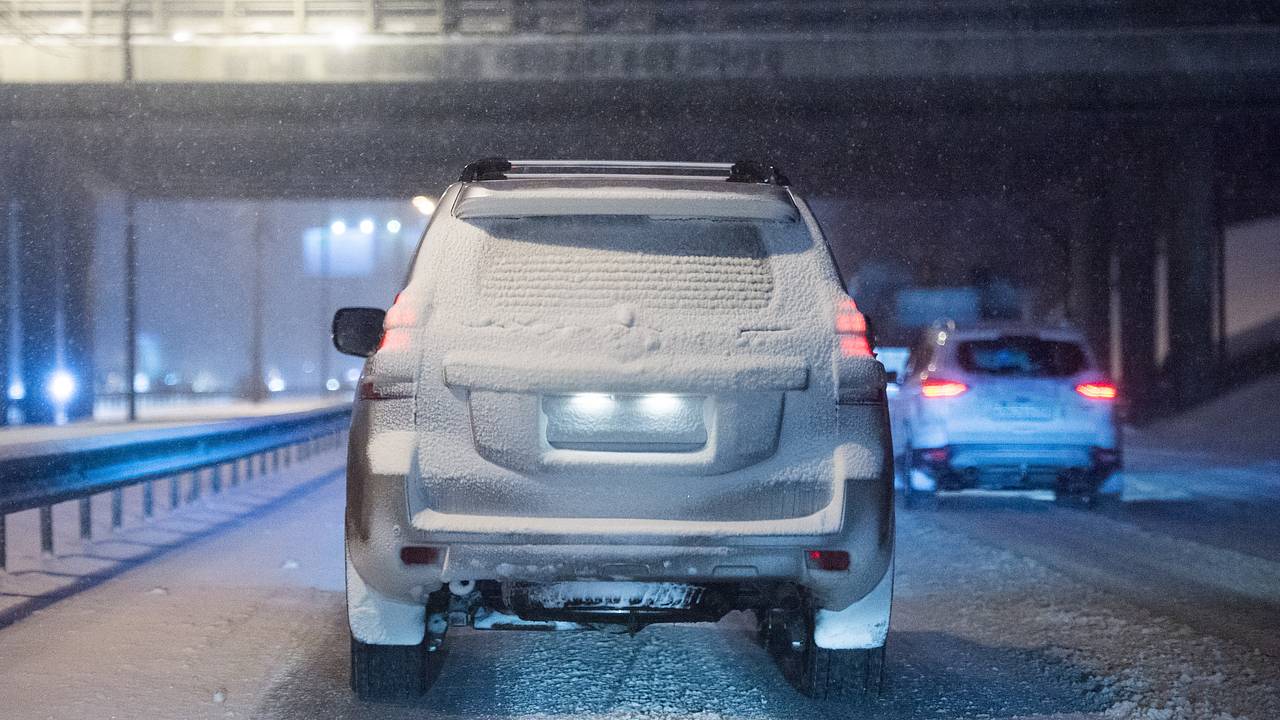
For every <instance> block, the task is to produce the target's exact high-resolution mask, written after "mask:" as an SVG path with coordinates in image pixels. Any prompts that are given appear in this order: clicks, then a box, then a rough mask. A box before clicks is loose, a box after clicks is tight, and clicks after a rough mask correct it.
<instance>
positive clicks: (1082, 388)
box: [1076, 381, 1119, 400]
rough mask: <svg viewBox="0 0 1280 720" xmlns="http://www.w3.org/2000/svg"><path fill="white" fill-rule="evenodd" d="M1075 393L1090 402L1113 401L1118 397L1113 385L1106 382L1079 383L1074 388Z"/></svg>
mask: <svg viewBox="0 0 1280 720" xmlns="http://www.w3.org/2000/svg"><path fill="white" fill-rule="evenodd" d="M1076 392H1078V393H1080V394H1081V395H1083V396H1084V397H1087V398H1089V399H1090V400H1115V399H1116V396H1117V395H1119V391H1118V390H1117V389H1116V386H1115V384H1114V383H1109V382H1106V381H1097V382H1087V383H1080V384H1079V385H1077V386H1076Z"/></svg>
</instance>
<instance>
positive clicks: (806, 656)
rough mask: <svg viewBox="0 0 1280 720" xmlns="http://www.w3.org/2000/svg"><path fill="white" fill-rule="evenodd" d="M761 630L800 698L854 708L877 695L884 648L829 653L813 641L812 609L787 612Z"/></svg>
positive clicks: (882, 667) (881, 672)
mask: <svg viewBox="0 0 1280 720" xmlns="http://www.w3.org/2000/svg"><path fill="white" fill-rule="evenodd" d="M775 618H777V620H776V621H775V622H773V623H771V624H768V625H766V626H763V627H762V632H763V633H764V634H766V636H767V640H766V642H765V645H766V647H768V648H769V650H770V652H771V654H772V655H773V656H774V659H775V660H776V661H777V663H778V666H779V668H781V670H782V673H783V675H784V676H786V678H787V679H788V680H789V681H791V683H792V684H793V685H795V687H796V689H797V690H799V691H800V692H801V693H802V694H803V695H806V696H808V697H811V698H815V699H818V700H839V701H841V702H842V703H845V704H853V705H858V704H861V703H864V702H871V701H872V700H874V699H875V698H877V697H879V696H880V690H881V688H882V686H883V683H884V648H883V647H878V648H871V649H867V650H831V649H828V648H822V647H818V645H817V643H815V642H814V640H813V630H814V611H813V609H808V610H803V611H795V612H791V613H787V615H786V617H785V620H783V618H782V616H780V615H779V616H775Z"/></svg>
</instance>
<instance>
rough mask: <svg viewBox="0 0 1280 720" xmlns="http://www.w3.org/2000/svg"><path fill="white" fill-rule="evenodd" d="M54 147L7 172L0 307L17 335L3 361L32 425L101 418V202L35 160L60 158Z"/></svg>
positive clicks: (0, 221)
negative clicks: (93, 273) (97, 334)
mask: <svg viewBox="0 0 1280 720" xmlns="http://www.w3.org/2000/svg"><path fill="white" fill-rule="evenodd" d="M49 150H50V148H32V149H31V151H30V152H31V155H30V157H28V158H25V159H19V161H18V162H15V163H10V164H9V168H8V169H7V172H5V173H4V174H0V189H2V190H3V192H0V196H3V197H5V198H7V199H8V200H7V202H6V203H4V205H3V207H0V212H2V214H3V217H0V230H3V235H4V238H5V240H4V243H5V246H6V247H5V249H6V251H7V253H6V256H5V257H4V258H3V259H4V261H5V262H4V264H5V265H6V271H7V272H6V277H5V278H4V279H5V283H4V287H5V288H6V290H7V292H5V293H4V294H3V297H0V308H3V310H4V313H3V314H4V315H5V317H6V318H7V321H8V323H7V324H8V325H9V327H10V328H11V329H14V330H16V332H14V333H11V336H10V337H11V338H13V339H16V343H14V342H13V341H12V340H11V341H10V345H11V346H10V347H9V348H8V353H7V355H6V356H0V360H2V361H3V363H4V365H5V366H6V368H7V372H6V375H7V376H8V377H7V382H6V390H8V389H12V390H13V391H14V392H13V393H12V394H13V395H14V396H15V398H18V397H20V399H15V400H13V401H12V404H13V405H15V406H16V407H17V408H18V410H19V413H18V414H19V415H20V416H21V420H22V422H27V423H48V422H54V421H58V420H75V419H78V418H84V417H89V416H91V415H92V414H93V387H94V378H93V362H92V337H93V326H92V313H91V311H90V307H91V306H90V291H91V283H90V277H89V273H90V267H91V263H92V251H93V229H92V228H93V221H92V203H93V200H92V197H91V195H90V194H89V193H88V192H86V191H85V190H84V188H83V187H81V186H80V185H79V184H78V183H77V182H75V180H74V179H73V177H74V176H73V175H72V174H71V173H70V172H68V171H67V170H66V169H65V168H59V167H57V164H55V163H52V162H50V163H41V164H38V165H37V164H36V163H34V162H32V161H31V158H36V157H39V158H48V157H57V154H56V153H50V152H49ZM13 345H16V347H14V346H13ZM3 420H4V418H3V417H0V421H3Z"/></svg>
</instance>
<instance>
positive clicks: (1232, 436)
mask: <svg viewBox="0 0 1280 720" xmlns="http://www.w3.org/2000/svg"><path fill="white" fill-rule="evenodd" d="M1277 427H1280V374H1275V375H1271V376H1270V377H1265V378H1263V379H1261V380H1258V381H1256V382H1253V383H1250V384H1248V385H1245V386H1243V387H1240V388H1238V389H1236V390H1235V391H1234V392H1231V393H1229V394H1227V395H1223V396H1222V397H1219V398H1216V399H1214V400H1211V401H1209V402H1207V403H1205V404H1204V405H1201V406H1199V407H1195V408H1192V409H1191V410H1188V411H1187V412H1184V413H1182V414H1180V415H1176V416H1174V417H1171V418H1168V419H1165V420H1160V421H1158V422H1155V423H1152V424H1151V425H1148V426H1146V427H1144V428H1141V429H1140V430H1137V431H1135V435H1136V439H1137V440H1138V441H1139V442H1141V443H1144V444H1153V445H1158V446H1160V447H1176V448H1186V449H1189V450H1200V451H1206V452H1213V453H1221V454H1227V455H1237V456H1238V455H1244V456H1251V457H1253V458H1255V459H1267V460H1280V434H1277V433H1275V432H1272V431H1270V429H1271V428H1277ZM1205 428H1213V432H1205Z"/></svg>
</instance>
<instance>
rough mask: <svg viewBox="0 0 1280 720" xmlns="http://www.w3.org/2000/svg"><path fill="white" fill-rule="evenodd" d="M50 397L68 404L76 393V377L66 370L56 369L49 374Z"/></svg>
mask: <svg viewBox="0 0 1280 720" xmlns="http://www.w3.org/2000/svg"><path fill="white" fill-rule="evenodd" d="M48 389H49V398H50V399H51V400H53V401H54V402H55V403H57V404H59V405H66V404H67V403H68V402H70V401H71V398H72V397H74V396H75V394H76V379H75V376H73V375H72V374H71V373H69V372H67V371H66V370H54V371H53V373H52V374H50V375H49V385H48Z"/></svg>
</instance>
